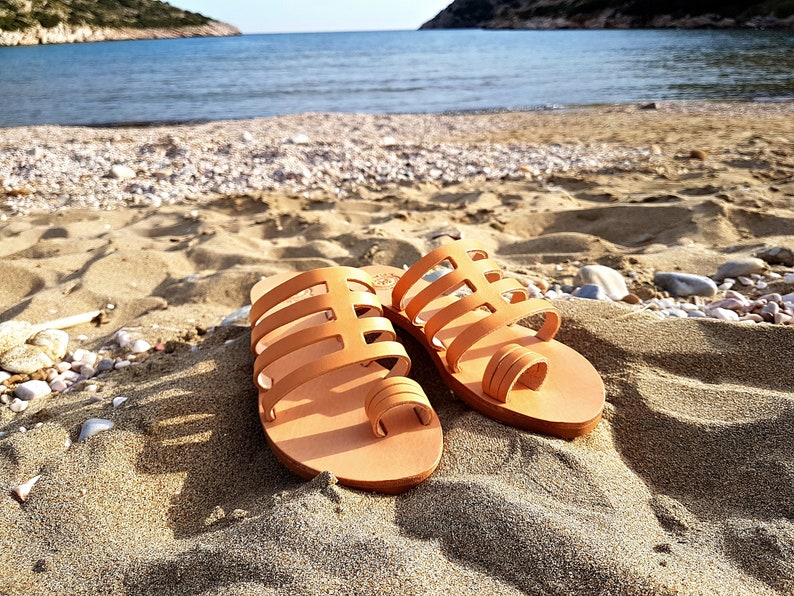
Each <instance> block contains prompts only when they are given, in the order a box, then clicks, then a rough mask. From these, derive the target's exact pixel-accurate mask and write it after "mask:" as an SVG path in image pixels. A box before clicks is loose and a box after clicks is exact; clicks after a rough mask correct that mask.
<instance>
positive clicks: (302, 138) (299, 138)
mask: <svg viewBox="0 0 794 596" xmlns="http://www.w3.org/2000/svg"><path fill="white" fill-rule="evenodd" d="M309 143H311V139H310V138H309V137H308V136H306V135H302V134H301V135H295V136H294V137H292V144H293V145H308V144H309Z"/></svg>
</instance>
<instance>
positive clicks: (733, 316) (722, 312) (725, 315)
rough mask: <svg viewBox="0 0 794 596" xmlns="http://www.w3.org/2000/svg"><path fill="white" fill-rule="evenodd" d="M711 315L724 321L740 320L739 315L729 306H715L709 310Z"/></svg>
mask: <svg viewBox="0 0 794 596" xmlns="http://www.w3.org/2000/svg"><path fill="white" fill-rule="evenodd" d="M709 312H710V313H711V316H712V317H714V318H715V319H720V320H722V321H738V320H739V315H738V314H737V313H736V312H735V311H732V310H728V309H727V308H715V309H712V310H711V311H709Z"/></svg>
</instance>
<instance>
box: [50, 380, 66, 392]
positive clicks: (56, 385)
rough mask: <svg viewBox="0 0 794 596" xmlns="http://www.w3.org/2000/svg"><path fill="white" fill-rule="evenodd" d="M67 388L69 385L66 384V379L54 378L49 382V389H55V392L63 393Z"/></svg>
mask: <svg viewBox="0 0 794 596" xmlns="http://www.w3.org/2000/svg"><path fill="white" fill-rule="evenodd" d="M68 388H69V385H67V384H66V381H64V380H63V379H55V380H54V381H51V382H50V389H51V390H52V391H56V392H57V393H63V392H64V391H66V390H67V389H68Z"/></svg>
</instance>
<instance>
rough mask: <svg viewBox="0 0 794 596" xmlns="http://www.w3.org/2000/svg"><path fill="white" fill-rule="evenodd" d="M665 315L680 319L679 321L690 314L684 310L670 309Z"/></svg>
mask: <svg viewBox="0 0 794 596" xmlns="http://www.w3.org/2000/svg"><path fill="white" fill-rule="evenodd" d="M664 313H665V314H666V315H668V316H670V317H678V318H679V319H685V318H687V317H688V316H689V313H688V312H687V311H685V310H684V309H683V308H668V309H666V310H665V311H664Z"/></svg>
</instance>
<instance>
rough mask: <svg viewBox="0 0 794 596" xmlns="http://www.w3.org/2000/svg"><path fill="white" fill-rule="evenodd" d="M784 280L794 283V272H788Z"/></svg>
mask: <svg viewBox="0 0 794 596" xmlns="http://www.w3.org/2000/svg"><path fill="white" fill-rule="evenodd" d="M783 281H784V282H786V283H787V284H794V273H786V274H785V275H784V276H783Z"/></svg>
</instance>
